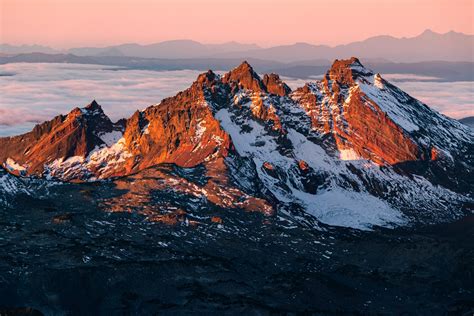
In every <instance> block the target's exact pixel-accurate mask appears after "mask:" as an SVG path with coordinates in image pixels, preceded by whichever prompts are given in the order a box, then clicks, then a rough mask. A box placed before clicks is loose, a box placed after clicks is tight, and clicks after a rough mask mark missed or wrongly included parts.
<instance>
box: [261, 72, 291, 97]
mask: <svg viewBox="0 0 474 316" xmlns="http://www.w3.org/2000/svg"><path fill="white" fill-rule="evenodd" d="M263 84H264V85H265V88H266V90H267V92H269V93H273V94H276V95H279V96H285V95H288V94H289V93H291V89H290V87H288V85H287V84H286V83H284V82H283V81H282V80H281V79H280V76H278V75H277V74H274V73H271V74H265V75H264V76H263Z"/></svg>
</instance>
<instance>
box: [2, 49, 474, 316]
mask: <svg viewBox="0 0 474 316" xmlns="http://www.w3.org/2000/svg"><path fill="white" fill-rule="evenodd" d="M473 152H474V131H473V130H472V129H471V128H470V127H468V126H467V125H465V124H462V123H460V122H458V121H457V120H454V119H451V118H448V117H446V116H444V115H442V114H440V113H438V112H436V111H435V110H433V109H431V108H430V107H429V106H428V105H426V104H424V103H422V102H421V101H419V100H417V99H415V98H413V97H412V96H410V95H409V94H407V93H406V92H404V91H403V90H401V89H400V88H398V87H397V86H396V85H394V84H393V83H391V82H390V81H389V80H387V79H385V78H383V77H382V76H381V75H380V74H378V73H376V72H374V71H372V70H371V69H369V68H367V67H365V66H364V65H363V64H362V63H361V62H360V61H359V60H358V59H357V58H351V59H347V60H335V61H334V62H333V64H332V66H331V67H330V68H329V70H327V72H326V73H325V74H324V75H323V76H322V79H321V80H317V81H313V82H308V83H306V84H305V85H303V86H301V87H293V89H292V88H290V86H289V85H287V84H286V83H285V82H284V80H282V79H281V78H280V76H279V75H277V74H274V73H271V74H264V75H261V76H260V75H258V74H257V73H256V71H255V70H254V69H253V67H252V66H251V65H250V64H249V63H247V62H243V63H241V64H240V65H239V66H238V67H236V68H234V69H232V70H230V71H228V72H225V73H222V74H220V73H216V72H213V71H211V70H209V71H207V72H204V73H202V74H200V75H198V77H197V79H196V80H195V81H194V82H193V83H192V84H191V85H190V86H189V88H187V89H184V90H183V91H181V92H179V93H177V94H176V95H174V96H171V97H168V98H165V99H163V100H162V101H161V102H159V103H157V104H154V105H152V106H149V107H147V108H145V109H143V110H137V111H136V112H134V113H133V114H132V115H131V116H130V117H128V118H124V119H119V120H115V119H114V120H111V119H110V118H109V117H108V116H107V115H106V114H105V113H104V111H103V109H102V107H101V106H100V105H99V104H98V103H97V102H96V101H92V102H91V103H90V104H88V105H86V106H85V107H76V108H73V109H72V110H71V111H70V112H69V113H68V114H64V115H59V116H56V117H54V118H51V119H50V120H46V121H45V122H43V123H40V124H38V125H36V126H35V127H34V128H33V129H32V130H31V131H30V132H27V133H25V134H22V135H18V136H11V137H4V138H0V163H1V164H2V166H3V168H2V170H0V172H1V173H0V193H1V195H0V205H1V207H0V209H1V212H2V217H1V218H2V221H1V223H0V224H1V225H3V226H4V227H3V229H2V230H0V231H1V232H0V243H1V244H2V245H3V247H1V248H0V249H1V250H0V254H1V256H2V258H4V260H2V261H0V269H1V272H2V273H1V275H2V276H3V277H2V278H0V284H1V285H2V286H1V287H0V294H1V295H0V297H1V298H0V306H2V305H4V306H7V307H8V311H9V312H11V311H15V309H12V308H11V307H14V308H21V309H16V311H17V312H21V313H34V312H41V313H43V314H67V313H73V314H74V313H79V314H97V313H99V314H110V313H116V312H117V311H120V312H122V311H123V312H124V313H137V314H150V313H155V312H157V311H162V312H165V313H171V314H173V313H175V314H176V313H209V312H215V313H218V312H226V311H227V312H228V311H231V312H232V313H237V312H239V313H242V312H243V313H250V314H252V313H255V314H269V313H275V312H301V313H314V314H334V313H342V314H351V313H369V314H370V313H385V312H389V313H391V312H392V311H395V310H396V311H397V312H401V313H403V312H407V313H415V314H416V313H422V314H423V313H426V311H432V312H433V313H435V314H436V313H444V312H453V313H461V314H462V313H465V312H469V310H470V309H472V306H473V305H472V295H473V293H472V291H473V289H472V284H473V283H474V282H473V281H474V280H473V279H472V273H468V271H469V269H470V266H471V263H472V255H471V254H472V242H471V240H472V236H473V233H474V226H473V225H472V223H473V221H472V211H473V196H472V194H473V188H474V183H473V179H474V177H473V175H472V173H473V168H474V160H473V159H474V155H473ZM20 241H21V242H20ZM77 284H81V285H80V286H79V287H78V286H77ZM427 284H430V287H429V288H428V287H427ZM38 288H41V290H40V291H39V290H38ZM12 289H14V290H12ZM400 305H402V307H400ZM400 308H401V309H400ZM1 310H2V309H1V307H0V311H1Z"/></svg>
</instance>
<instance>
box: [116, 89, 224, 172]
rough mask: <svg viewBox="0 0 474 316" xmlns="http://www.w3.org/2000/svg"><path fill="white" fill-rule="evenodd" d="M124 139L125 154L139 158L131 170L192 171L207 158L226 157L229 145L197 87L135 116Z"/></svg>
mask: <svg viewBox="0 0 474 316" xmlns="http://www.w3.org/2000/svg"><path fill="white" fill-rule="evenodd" d="M124 137H125V140H126V144H127V148H129V151H130V152H131V153H132V154H133V156H134V157H139V158H138V160H136V159H135V160H134V164H133V165H130V167H131V169H133V170H142V169H144V168H146V167H149V166H153V165H156V164H159V163H175V164H177V165H179V166H182V167H192V166H195V165H197V164H199V163H201V162H203V161H204V160H205V159H206V158H207V157H209V156H211V155H214V156H216V157H217V156H226V155H227V151H228V149H229V147H230V145H231V143H230V139H229V136H228V135H227V134H226V133H225V132H224V130H223V129H222V128H221V127H220V125H219V122H218V121H217V120H216V119H215V118H214V117H213V114H212V112H211V109H210V108H209V106H208V105H207V103H206V100H205V99H204V96H203V91H202V89H201V88H200V87H199V86H198V83H195V84H194V85H193V86H192V87H191V88H190V89H188V90H185V91H184V92H181V93H179V94H178V95H176V96H175V97H173V98H168V99H165V100H163V102H162V103H160V105H158V106H153V107H150V108H148V109H146V110H145V111H143V112H137V113H136V114H135V115H134V116H133V117H132V118H131V119H130V120H129V121H128V122H127V127H126V130H125V134H124Z"/></svg>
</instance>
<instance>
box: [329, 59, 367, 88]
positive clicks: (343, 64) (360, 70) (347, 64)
mask: <svg viewBox="0 0 474 316" xmlns="http://www.w3.org/2000/svg"><path fill="white" fill-rule="evenodd" d="M371 75H373V72H372V71H370V70H369V69H367V68H365V67H364V66H363V65H362V63H361V62H360V60H359V59H358V58H356V57H351V58H350V59H341V60H339V59H336V60H335V61H334V63H333V64H332V66H331V68H330V69H329V71H328V72H327V73H326V77H325V79H326V80H332V81H334V82H337V83H338V84H339V85H341V86H351V85H353V84H354V82H355V80H356V78H358V77H360V76H371Z"/></svg>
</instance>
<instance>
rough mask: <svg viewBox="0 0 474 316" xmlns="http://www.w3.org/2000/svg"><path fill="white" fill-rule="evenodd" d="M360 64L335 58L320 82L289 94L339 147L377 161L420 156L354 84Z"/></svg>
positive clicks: (402, 160)
mask: <svg viewBox="0 0 474 316" xmlns="http://www.w3.org/2000/svg"><path fill="white" fill-rule="evenodd" d="M351 67H353V68H354V69H355V70H353V69H352V68H351ZM360 67H361V66H360V63H359V61H358V60H357V59H356V58H352V59H350V60H342V61H337V60H336V61H335V62H334V64H333V66H332V67H331V69H330V70H329V71H328V73H327V74H326V76H325V77H324V79H323V81H322V82H321V83H319V84H316V85H306V86H304V87H303V88H300V89H298V90H297V91H295V93H294V94H293V98H294V99H295V100H297V102H299V103H300V104H301V106H302V107H303V109H304V110H305V111H306V113H307V114H308V116H309V117H310V118H311V124H312V127H313V129H315V130H317V131H319V132H320V133H321V134H331V135H332V136H333V137H334V140H335V144H336V147H337V148H338V149H339V150H341V151H342V150H347V149H350V150H353V151H354V152H355V153H356V154H357V155H358V156H360V157H362V158H365V159H368V160H371V161H373V162H375V163H377V164H396V163H400V162H405V161H411V160H418V159H421V157H422V155H421V152H420V150H419V148H418V145H417V144H416V143H415V142H414V141H413V140H412V139H411V137H410V136H409V135H408V134H406V133H405V132H404V131H403V130H402V128H401V127H399V126H398V125H397V124H395V122H394V121H393V120H391V119H390V117H389V116H388V115H387V114H386V113H385V112H384V111H382V109H381V108H380V107H379V106H378V105H377V103H376V102H374V101H373V100H371V99H370V98H369V97H368V96H367V95H365V94H364V92H362V91H361V90H360V89H359V87H358V86H357V84H356V81H355V80H354V79H355V78H356V77H357V76H358V71H367V70H365V69H364V68H361V69H359V68H360ZM362 80H364V79H362ZM341 87H343V88H341ZM341 89H344V91H343V90H341ZM343 92H344V93H345V94H343Z"/></svg>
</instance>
